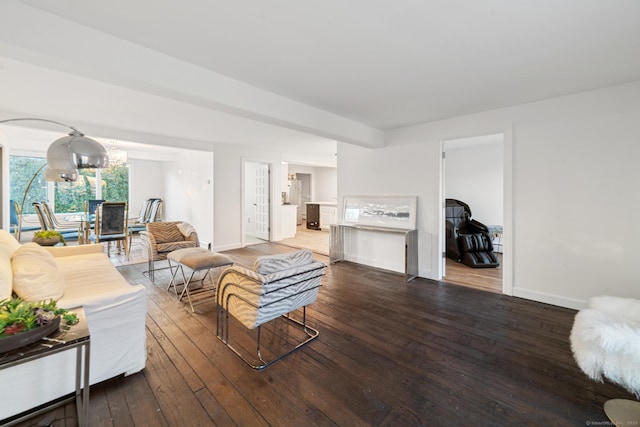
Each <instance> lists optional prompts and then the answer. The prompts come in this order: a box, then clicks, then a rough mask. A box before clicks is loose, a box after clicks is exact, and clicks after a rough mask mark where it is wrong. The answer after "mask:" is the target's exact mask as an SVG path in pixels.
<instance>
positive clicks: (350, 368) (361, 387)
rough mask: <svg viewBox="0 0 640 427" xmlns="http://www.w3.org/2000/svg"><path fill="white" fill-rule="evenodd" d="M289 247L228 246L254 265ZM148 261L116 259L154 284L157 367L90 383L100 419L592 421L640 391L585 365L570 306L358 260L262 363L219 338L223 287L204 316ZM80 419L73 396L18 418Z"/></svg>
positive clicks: (152, 422)
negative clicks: (305, 333)
mask: <svg viewBox="0 0 640 427" xmlns="http://www.w3.org/2000/svg"><path fill="white" fill-rule="evenodd" d="M289 251H291V248H288V247H285V246H282V245H277V244H262V245H255V246H251V247H248V248H244V249H237V250H232V251H227V252H225V254H227V255H229V256H230V257H232V258H233V260H234V261H235V262H236V264H240V265H244V266H250V265H251V264H252V263H253V261H254V259H255V258H256V257H257V256H259V255H265V254H271V253H282V252H289ZM316 258H317V259H318V260H323V261H325V262H326V261H327V259H326V257H323V256H320V255H317V256H316ZM144 269H145V265H144V264H135V265H127V266H122V267H119V270H120V271H121V273H122V274H123V275H124V276H125V277H126V278H127V279H128V280H129V282H130V283H141V284H143V285H144V286H145V287H146V289H147V297H148V314H147V351H148V359H147V366H146V368H145V369H144V370H143V371H142V372H140V373H138V374H134V375H131V376H129V377H124V378H122V377H121V378H114V379H111V380H108V381H106V382H104V383H101V384H98V385H95V386H92V387H91V414H90V417H91V419H90V423H89V425H90V426H213V425H220V426H234V425H237V426H311V425H319V426H335V425H339V426H383V425H384V426H438V425H451V426H454V425H464V426H478V425H480V426H484V425H486V426H512V425H514V426H515V425H531V426H542V425H544V426H547V425H548V426H556V425H576V426H580V425H582V426H584V425H588V424H589V423H591V424H597V423H600V424H604V423H606V422H607V421H606V417H605V415H604V412H603V410H602V405H603V403H604V402H605V401H606V400H607V399H608V398H613V397H622V398H631V396H630V395H629V394H628V393H626V392H625V391H624V390H623V389H621V388H619V387H617V386H614V385H611V384H600V383H596V382H593V381H591V380H590V379H588V378H587V377H586V376H585V375H584V374H583V373H582V372H580V371H579V369H578V367H577V366H576V364H575V362H574V361H573V357H572V355H571V350H570V347H569V341H568V336H569V332H570V329H571V325H572V322H573V316H574V314H575V312H574V311H572V310H569V309H564V308H560V307H555V306H550V305H546V304H541V303H536V302H532V301H528V300H524V299H519V298H513V297H507V296H504V295H497V294H493V293H489V292H481V291H478V290H475V289H470V288H467V287H462V286H454V285H450V284H447V283H443V282H435V281H430V280H426V279H415V280H413V281H411V282H409V283H405V282H404V281H403V277H402V275H400V274H397V273H393V272H387V271H383V270H377V269H374V268H370V267H365V266H362V265H357V264H353V263H348V262H341V263H337V264H334V265H331V266H329V267H328V268H327V271H326V275H325V278H324V282H323V283H324V284H323V288H322V289H321V290H320V295H319V297H318V300H317V301H316V302H315V303H314V304H313V305H311V306H310V307H309V309H308V310H307V315H308V321H309V323H310V325H312V326H314V327H316V328H317V329H318V330H319V331H320V336H319V338H318V339H316V340H315V341H313V342H311V343H310V344H309V345H307V346H306V347H303V348H302V349H300V350H298V351H297V352H295V353H293V354H291V355H290V356H288V357H286V358H285V359H283V360H281V361H279V362H277V363H275V364H274V365H272V366H270V367H268V368H267V369H266V370H264V371H262V372H255V371H253V370H251V369H250V368H248V367H247V366H245V365H244V364H243V363H242V362H241V361H240V359H239V358H237V357H236V356H235V355H234V354H233V353H232V352H231V351H230V350H229V349H227V348H226V347H225V346H224V345H223V344H222V343H221V342H220V341H219V340H218V339H217V338H216V337H215V315H214V313H215V307H214V298H213V296H212V295H211V297H210V298H205V299H204V301H203V302H201V303H200V304H198V305H197V306H196V313H195V314H193V313H191V311H190V310H189V308H188V304H185V303H179V302H177V301H176V299H175V296H174V295H173V294H172V293H169V292H167V291H166V289H165V288H166V284H167V280H168V278H167V277H166V272H165V276H164V277H161V276H162V274H161V273H158V275H157V280H156V282H157V283H156V284H155V285H154V284H152V283H150V282H149V281H148V280H147V279H146V278H145V277H144V276H143V275H142V274H141V271H142V270H144ZM271 327H272V328H273V329H278V326H277V325H272V326H271ZM58 419H60V420H61V421H53V420H58ZM63 419H64V420H63ZM74 423H75V416H74V406H73V405H67V406H65V407H63V408H60V409H57V410H53V411H51V412H49V413H46V414H44V415H41V416H39V417H37V418H35V419H33V420H32V421H31V422H28V423H23V424H21V426H27V425H56V426H59V425H74Z"/></svg>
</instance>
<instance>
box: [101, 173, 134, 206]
mask: <svg viewBox="0 0 640 427" xmlns="http://www.w3.org/2000/svg"><path fill="white" fill-rule="evenodd" d="M102 198H103V199H104V200H107V201H109V202H128V201H129V166H127V165H126V164H122V165H113V166H110V167H109V168H107V169H104V170H103V171H102Z"/></svg>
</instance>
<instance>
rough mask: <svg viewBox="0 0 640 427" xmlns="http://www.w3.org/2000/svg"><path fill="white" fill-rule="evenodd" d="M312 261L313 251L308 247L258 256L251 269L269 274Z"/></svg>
mask: <svg viewBox="0 0 640 427" xmlns="http://www.w3.org/2000/svg"><path fill="white" fill-rule="evenodd" d="M312 262H313V252H311V251H310V250H309V249H303V250H301V251H296V252H289V253H286V254H279V255H267V256H261V257H258V258H257V259H256V261H255V263H254V265H253V269H254V270H255V271H256V272H257V273H258V274H271V273H276V272H278V271H282V270H287V269H289V268H293V267H299V266H301V265H306V264H311V263H312Z"/></svg>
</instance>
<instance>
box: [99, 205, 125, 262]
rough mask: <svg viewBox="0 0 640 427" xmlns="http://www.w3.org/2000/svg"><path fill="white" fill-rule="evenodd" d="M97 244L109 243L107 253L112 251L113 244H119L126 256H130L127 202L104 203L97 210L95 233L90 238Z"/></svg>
mask: <svg viewBox="0 0 640 427" xmlns="http://www.w3.org/2000/svg"><path fill="white" fill-rule="evenodd" d="M90 240H91V241H92V242H95V243H102V242H106V243H107V253H109V252H110V251H111V242H117V247H118V253H120V245H121V244H122V247H123V248H124V253H125V255H127V256H129V227H128V207H127V203H126V202H104V203H102V204H100V205H99V206H98V208H97V209H96V222H95V233H94V234H92V235H91V236H90Z"/></svg>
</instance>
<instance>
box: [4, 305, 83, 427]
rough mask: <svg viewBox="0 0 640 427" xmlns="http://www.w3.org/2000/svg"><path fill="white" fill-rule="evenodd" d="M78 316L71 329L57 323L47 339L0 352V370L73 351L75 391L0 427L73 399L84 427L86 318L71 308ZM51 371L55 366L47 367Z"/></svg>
mask: <svg viewBox="0 0 640 427" xmlns="http://www.w3.org/2000/svg"><path fill="white" fill-rule="evenodd" d="M70 311H72V312H74V313H76V314H77V316H78V320H79V322H78V323H76V324H75V325H73V326H68V325H65V324H64V322H62V323H61V325H60V329H59V330H58V331H57V332H55V333H53V334H51V335H50V336H48V337H45V338H42V339H41V340H40V341H37V342H35V343H33V344H30V345H28V346H25V347H20V348H18V349H15V350H12V351H8V352H5V353H0V370H2V369H6V368H10V367H11V366H15V365H20V364H22V363H26V362H29V361H31V360H36V359H41V358H44V357H48V356H51V355H53V354H56V353H59V352H61V351H66V350H69V349H72V348H75V349H76V391H75V395H74V396H72V397H70V398H69V399H64V400H62V401H60V400H59V399H57V400H55V401H54V402H53V403H51V404H49V405H46V406H44V407H39V408H38V409H36V410H33V411H31V410H29V411H25V412H23V413H21V414H18V415H15V416H13V417H10V418H7V419H4V420H0V425H2V426H12V425H15V424H18V423H20V422H22V421H24V420H26V419H28V418H31V417H34V416H36V415H39V414H42V413H44V412H47V411H49V410H51V409H53V408H55V407H58V406H61V405H64V404H66V403H68V402H70V401H72V400H74V399H75V401H76V409H77V412H78V425H79V426H86V425H87V424H88V421H89V354H90V350H91V336H90V334H89V327H88V325H87V319H86V317H85V314H84V310H83V309H82V307H79V308H74V309H71V310H70ZM51 368H52V369H55V366H52V367H51Z"/></svg>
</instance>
